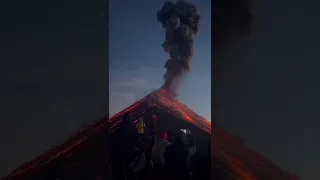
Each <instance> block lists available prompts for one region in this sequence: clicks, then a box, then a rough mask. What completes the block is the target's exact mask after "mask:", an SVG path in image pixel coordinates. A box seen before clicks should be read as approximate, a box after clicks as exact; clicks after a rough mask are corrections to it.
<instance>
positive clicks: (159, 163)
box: [151, 131, 171, 169]
mask: <svg viewBox="0 0 320 180" xmlns="http://www.w3.org/2000/svg"><path fill="white" fill-rule="evenodd" d="M167 138H168V135H167V132H166V131H161V132H160V133H159V139H158V140H156V141H155V143H154V145H153V147H152V151H151V160H152V162H153V167H154V168H155V169H157V168H162V167H163V166H164V165H165V161H164V157H163V154H164V152H165V150H166V148H167V146H168V145H170V144H171V143H170V142H169V141H168V140H167Z"/></svg>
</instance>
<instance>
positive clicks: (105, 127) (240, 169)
mask: <svg viewBox="0 0 320 180" xmlns="http://www.w3.org/2000/svg"><path fill="white" fill-rule="evenodd" d="M126 113H130V114H131V119H132V121H133V123H134V122H135V121H136V119H138V118H140V117H143V118H144V119H145V120H146V121H149V123H152V122H151V119H153V120H154V119H156V122H155V123H156V131H161V130H171V129H180V128H189V129H190V130H191V131H192V134H193V136H194V137H195V139H196V142H197V149H198V154H199V159H205V158H207V159H208V158H209V157H208V156H210V153H211V162H212V165H211V168H212V169H211V173H212V176H215V175H214V174H213V173H215V172H216V171H217V169H219V168H220V169H221V168H223V170H222V171H225V173H226V174H230V175H228V177H230V178H228V179H243V180H298V179H299V178H298V177H297V176H296V175H291V174H289V173H287V172H285V171H283V170H281V169H280V168H279V167H277V166H276V165H275V164H274V163H272V162H271V161H269V160H267V159H266V158H264V157H263V156H261V155H260V154H259V153H257V152H255V151H253V150H251V149H250V148H248V147H247V146H246V145H245V141H244V140H243V139H242V138H239V137H235V136H232V135H231V134H230V133H228V132H227V131H225V130H223V129H221V128H217V127H215V126H214V125H213V126H211V122H210V121H208V120H206V119H205V118H203V117H201V116H199V115H197V114H196V113H195V112H193V111H192V110H190V109H189V108H188V107H187V106H186V105H184V104H182V103H181V102H180V101H179V100H178V99H177V98H176V96H174V95H171V93H170V92H168V91H166V89H163V88H160V89H158V90H156V91H154V92H152V93H150V94H148V95H147V96H146V97H144V98H142V99H141V100H139V101H136V102H135V103H134V104H133V105H131V106H129V107H128V108H126V109H124V110H122V111H121V112H119V113H117V114H115V115H113V116H112V117H111V118H108V117H104V118H102V119H101V120H99V121H97V122H96V123H95V124H93V125H91V126H89V127H87V128H84V129H82V130H81V131H79V132H78V133H76V134H75V135H74V136H72V137H71V138H69V139H68V140H67V141H65V142H64V143H62V144H60V145H57V146H56V147H54V148H52V149H51V150H49V151H47V152H45V153H43V154H42V155H40V156H39V157H37V158H35V159H34V160H32V161H30V162H28V163H25V164H23V165H21V166H20V167H18V168H17V169H16V170H14V171H12V172H11V173H10V174H9V175H8V176H6V177H5V178H4V179H5V180H9V179H10V180H13V179H14V180H15V179H17V180H18V179H19V180H20V179H34V180H37V179H39V180H41V179H56V178H57V176H56V174H57V173H58V174H63V173H69V174H73V176H72V179H94V178H96V177H98V176H99V177H104V178H106V179H111V177H110V171H108V170H109V169H108V168H109V166H108V161H109V156H108V148H107V144H108V143H107V141H108V139H110V138H116V136H115V134H117V132H119V130H120V129H121V126H120V124H121V117H122V116H123V115H125V114H126ZM148 131H151V130H150V129H146V132H145V133H146V134H148ZM210 141H211V142H212V143H210ZM210 144H211V152H208V150H209V149H210V148H208V145H210ZM209 147H210V146H209ZM62 167H63V168H62ZM62 169H63V170H62ZM207 171H210V170H207ZM219 171H221V170H219ZM49 177H51V178H49Z"/></svg>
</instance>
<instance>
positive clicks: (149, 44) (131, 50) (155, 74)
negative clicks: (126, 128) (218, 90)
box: [109, 0, 211, 120]
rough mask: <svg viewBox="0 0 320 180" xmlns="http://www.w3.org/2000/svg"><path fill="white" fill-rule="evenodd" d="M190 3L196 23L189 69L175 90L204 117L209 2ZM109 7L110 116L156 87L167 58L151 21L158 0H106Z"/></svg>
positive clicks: (159, 29) (208, 64)
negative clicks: (195, 11) (197, 29)
mask: <svg viewBox="0 0 320 180" xmlns="http://www.w3.org/2000/svg"><path fill="white" fill-rule="evenodd" d="M195 2H196V5H197V6H198V8H199V13H200V15H201V27H200V32H199V34H198V35H197V36H196V38H195V46H194V49H195V54H194V57H193V59H192V67H191V72H190V73H189V74H187V77H186V79H185V80H184V81H183V83H182V85H181V87H180V89H179V90H178V93H179V99H180V100H181V101H182V102H183V103H185V104H186V105H187V106H188V107H190V108H191V109H192V110H194V111H195V112H197V113H198V114H199V115H201V116H203V117H205V118H207V119H208V120H210V119H211V80H210V79H211V62H210V60H211V52H210V51H211V46H210V44H211V31H210V28H211V26H210V23H211V22H210V21H211V19H210V18H211V12H210V1H209V0H198V1H195ZM109 5H110V6H109V9H110V14H109V26H110V28H109V38H110V41H109V42H110V44H109V52H110V54H109V55H110V56H109V57H110V58H109V69H110V70H109V78H110V82H109V85H110V87H109V88H110V96H109V97H110V99H109V100H110V104H109V105H110V106H109V109H110V111H109V112H110V115H113V114H115V113H117V112H119V111H121V110H123V109H124V108H126V107H128V106H129V105H131V104H132V103H134V101H136V100H139V99H141V98H143V97H144V96H145V95H147V94H148V93H150V92H151V91H152V90H154V89H157V88H159V87H160V86H161V85H162V83H163V79H162V77H163V74H164V72H165V68H164V67H163V66H164V63H165V61H166V60H167V59H168V57H169V56H168V54H166V53H165V52H164V51H163V49H162V47H161V44H162V43H163V41H164V33H165V29H163V28H162V26H161V23H160V22H158V21H157V11H158V9H160V8H161V6H162V5H163V1H149V0H141V1H137V2H136V1H131V0H121V1H118V0H111V1H110V4H109Z"/></svg>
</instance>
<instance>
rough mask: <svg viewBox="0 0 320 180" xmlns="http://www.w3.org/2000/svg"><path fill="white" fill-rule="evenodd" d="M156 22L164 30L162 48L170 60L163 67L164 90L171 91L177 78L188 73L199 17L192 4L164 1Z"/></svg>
mask: <svg viewBox="0 0 320 180" xmlns="http://www.w3.org/2000/svg"><path fill="white" fill-rule="evenodd" d="M157 20H158V21H160V23H161V24H162V27H163V28H165V41H164V43H163V44H162V47H163V49H164V51H165V52H166V53H168V54H169V56H170V59H169V60H167V61H166V63H165V65H164V67H165V68H166V69H167V71H166V73H165V74H164V76H163V78H164V81H165V82H164V85H163V87H164V88H168V89H170V90H172V91H174V90H175V88H176V83H177V80H178V79H179V77H181V76H182V75H183V73H184V72H189V71H190V66H191V58H192V56H193V38H194V36H195V35H196V34H197V33H198V31H199V26H200V16H199V14H198V11H197V8H196V6H195V5H194V4H192V3H187V2H184V1H178V2H176V3H174V2H171V1H166V2H165V3H164V5H163V6H162V8H161V9H160V10H159V11H158V13H157Z"/></svg>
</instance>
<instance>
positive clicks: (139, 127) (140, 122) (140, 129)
mask: <svg viewBox="0 0 320 180" xmlns="http://www.w3.org/2000/svg"><path fill="white" fill-rule="evenodd" d="M145 126H146V124H145V123H144V121H143V119H142V118H139V120H138V123H137V125H136V130H137V137H138V140H139V142H143V140H144V139H143V138H144V128H145Z"/></svg>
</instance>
